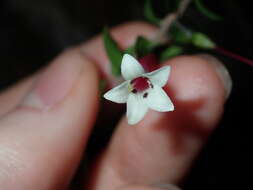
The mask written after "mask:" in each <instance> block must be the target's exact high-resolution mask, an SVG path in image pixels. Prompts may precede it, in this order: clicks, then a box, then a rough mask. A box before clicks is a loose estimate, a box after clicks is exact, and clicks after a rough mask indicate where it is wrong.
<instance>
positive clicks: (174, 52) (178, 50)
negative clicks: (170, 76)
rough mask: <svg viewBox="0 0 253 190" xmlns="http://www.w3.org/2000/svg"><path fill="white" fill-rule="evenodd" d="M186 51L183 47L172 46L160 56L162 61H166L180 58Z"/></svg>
mask: <svg viewBox="0 0 253 190" xmlns="http://www.w3.org/2000/svg"><path fill="white" fill-rule="evenodd" d="M183 51H184V49H183V48H182V47H181V46H177V45H171V46H170V47H168V48H166V49H165V50H164V51H163V52H162V53H161V55H160V60H161V61H166V60H168V59H170V58H172V57H175V56H178V55H180V54H182V53H183Z"/></svg>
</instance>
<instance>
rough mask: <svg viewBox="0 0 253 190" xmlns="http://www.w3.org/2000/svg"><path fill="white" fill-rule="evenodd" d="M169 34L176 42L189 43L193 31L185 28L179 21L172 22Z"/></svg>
mask: <svg viewBox="0 0 253 190" xmlns="http://www.w3.org/2000/svg"><path fill="white" fill-rule="evenodd" d="M169 35H170V36H171V38H172V40H173V41H174V42H176V43H182V44H188V43H191V40H192V32H191V31H188V29H187V30H186V29H184V28H183V27H181V25H179V24H178V23H174V24H172V26H171V28H170V31H169Z"/></svg>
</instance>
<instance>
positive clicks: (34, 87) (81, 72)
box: [0, 23, 231, 190]
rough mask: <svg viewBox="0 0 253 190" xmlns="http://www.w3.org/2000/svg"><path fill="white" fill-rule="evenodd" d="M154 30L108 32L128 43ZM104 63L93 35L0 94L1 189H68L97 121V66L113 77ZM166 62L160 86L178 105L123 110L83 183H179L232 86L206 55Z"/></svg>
mask: <svg viewBox="0 0 253 190" xmlns="http://www.w3.org/2000/svg"><path fill="white" fill-rule="evenodd" d="M155 31H156V28H154V27H153V26H150V25H147V24H144V23H130V24H124V25H122V26H118V27H116V28H114V29H113V31H112V33H113V35H114V37H115V38H116V39H117V41H119V43H120V44H121V45H122V47H124V48H125V47H128V46H130V45H131V44H132V43H133V42H134V40H135V38H136V37H137V36H138V35H143V36H151V35H152V34H153V33H154V32H155ZM108 63H109V61H108V59H107V57H106V54H105V52H104V49H103V44H102V40H101V37H96V38H95V39H92V40H90V41H88V42H86V43H85V44H82V45H81V46H79V47H76V48H73V49H71V50H67V51H66V52H64V53H62V54H61V55H60V56H59V57H58V58H56V59H55V60H54V61H53V62H52V64H51V65H50V66H49V67H48V68H46V69H45V70H43V71H41V72H39V73H38V74H36V75H34V76H32V77H30V78H29V79H27V80H25V81H23V82H20V83H19V84H17V85H16V86H14V87H12V88H10V89H9V90H7V91H6V92H3V93H2V94H1V95H0V115H1V119H0V187H1V190H2V189H3V190H14V189H15V190H16V189H17V190H23V189H24V190H34V189H36V190H53V189H57V190H60V189H67V187H68V185H69V184H70V183H71V179H72V177H73V175H74V173H75V171H76V169H77V168H78V165H79V162H80V160H81V156H82V154H83V151H84V150H85V147H86V144H87V141H88V138H89V134H90V132H91V130H92V127H93V125H94V122H95V120H96V115H97V111H98V105H99V90H98V82H99V70H100V71H103V72H104V73H105V76H106V78H107V80H108V81H110V83H113V81H115V79H114V78H113V77H112V76H111V75H110V73H109V64H108ZM164 64H165V65H168V64H169V65H171V67H172V73H171V77H170V79H169V83H168V85H167V86H166V88H165V89H166V90H168V91H169V93H170V96H171V99H172V100H173V102H174V104H175V106H176V109H175V111H174V112H169V113H157V112H153V111H149V113H148V114H147V115H146V116H145V118H144V119H143V120H142V121H141V122H140V123H138V124H137V125H136V126H134V127H132V126H129V125H128V124H127V122H126V118H125V117H123V118H122V119H121V121H120V122H119V124H118V126H117V129H116V131H115V132H114V135H113V137H112V139H111V141H110V144H109V146H108V147H106V148H105V150H104V151H103V152H102V153H101V154H100V155H99V157H98V158H97V159H96V160H94V163H93V164H92V165H91V166H90V169H89V171H88V172H87V173H88V180H87V181H85V184H84V187H85V189H89V190H102V189H103V190H107V189H108V190H109V189H110V190H114V189H115V190H130V189H131V190H135V189H136V190H137V189H138V190H159V189H171V190H173V189H176V187H174V186H171V185H168V184H177V183H178V182H179V181H180V180H181V179H182V177H183V176H184V175H185V174H186V172H187V170H188V169H189V167H190V166H191V163H192V161H193V159H194V158H195V157H196V155H197V154H198V152H199V151H200V148H201V147H202V146H203V144H204V143H205V141H206V140H207V138H208V136H209V135H210V134H211V132H212V131H213V130H214V129H215V127H216V125H217V123H218V121H219V118H220V117H221V115H222V112H223V106H224V103H225V100H226V98H227V97H228V95H229V93H230V90H231V79H230V77H229V75H228V73H227V71H226V70H225V69H224V67H223V66H222V65H221V64H220V63H219V62H218V61H217V60H216V59H215V58H213V57H211V56H207V55H200V56H180V57H177V58H174V59H171V60H170V61H167V62H166V63H164ZM103 127H106V124H105V125H104V126H103ZM84 156H85V155H84ZM165 184H167V185H165Z"/></svg>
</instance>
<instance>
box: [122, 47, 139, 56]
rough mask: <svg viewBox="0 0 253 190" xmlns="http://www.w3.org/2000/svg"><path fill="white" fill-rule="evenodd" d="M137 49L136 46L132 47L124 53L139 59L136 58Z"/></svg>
mask: <svg viewBox="0 0 253 190" xmlns="http://www.w3.org/2000/svg"><path fill="white" fill-rule="evenodd" d="M135 49H136V48H135V45H133V46H130V47H129V48H127V49H125V51H124V53H126V54H130V55H132V56H134V57H137V56H136V51H135Z"/></svg>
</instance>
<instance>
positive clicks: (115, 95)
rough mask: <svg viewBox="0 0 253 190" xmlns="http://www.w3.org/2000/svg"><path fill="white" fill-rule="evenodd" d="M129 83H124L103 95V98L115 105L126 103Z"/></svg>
mask: <svg viewBox="0 0 253 190" xmlns="http://www.w3.org/2000/svg"><path fill="white" fill-rule="evenodd" d="M128 84H129V81H125V82H123V83H122V84H120V85H119V86H116V87H114V88H113V89H111V90H109V91H108V92H106V93H105V94H104V98H105V99H107V100H110V101H112V102H116V103H126V102H127V98H128V95H129V93H130V92H129V90H128Z"/></svg>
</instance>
